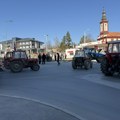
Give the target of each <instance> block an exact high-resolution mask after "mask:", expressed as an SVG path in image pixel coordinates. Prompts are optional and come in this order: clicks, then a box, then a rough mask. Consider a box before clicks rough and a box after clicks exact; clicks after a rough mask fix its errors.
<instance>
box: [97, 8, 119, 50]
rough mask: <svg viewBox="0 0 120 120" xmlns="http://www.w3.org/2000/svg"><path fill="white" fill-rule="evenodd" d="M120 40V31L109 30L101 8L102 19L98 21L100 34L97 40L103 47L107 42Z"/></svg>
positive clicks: (104, 13)
mask: <svg viewBox="0 0 120 120" xmlns="http://www.w3.org/2000/svg"><path fill="white" fill-rule="evenodd" d="M117 40H120V32H109V24H108V20H107V17H106V12H105V10H104V9H103V12H102V19H101V21H100V34H99V36H98V38H97V41H99V42H100V43H101V47H103V48H104V47H105V46H106V45H107V42H110V41H117Z"/></svg>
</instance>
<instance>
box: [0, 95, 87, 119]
mask: <svg viewBox="0 0 120 120" xmlns="http://www.w3.org/2000/svg"><path fill="white" fill-rule="evenodd" d="M0 96H3V97H11V98H16V99H24V100H28V101H32V102H36V103H39V104H43V105H46V106H48V107H52V108H54V109H57V110H60V111H62V112H64V113H66V114H68V115H71V116H73V117H75V118H76V119H79V120H86V119H84V118H82V117H81V116H79V115H77V114H75V113H73V112H70V111H68V110H67V109H64V108H60V107H58V106H56V105H53V104H50V103H47V102H43V101H40V100H36V99H32V98H27V97H21V96H16V95H7V94H0Z"/></svg>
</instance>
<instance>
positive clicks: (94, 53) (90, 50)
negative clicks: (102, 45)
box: [84, 48, 105, 63]
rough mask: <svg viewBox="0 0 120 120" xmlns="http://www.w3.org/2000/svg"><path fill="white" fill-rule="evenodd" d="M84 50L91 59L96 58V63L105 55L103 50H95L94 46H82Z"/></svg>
mask: <svg viewBox="0 0 120 120" xmlns="http://www.w3.org/2000/svg"><path fill="white" fill-rule="evenodd" d="M84 50H85V51H87V52H88V54H89V56H90V57H91V59H92V60H96V61H97V62H98V63H100V62H101V60H102V59H103V57H104V55H105V54H104V53H103V52H101V51H102V49H98V50H97V49H95V48H84Z"/></svg>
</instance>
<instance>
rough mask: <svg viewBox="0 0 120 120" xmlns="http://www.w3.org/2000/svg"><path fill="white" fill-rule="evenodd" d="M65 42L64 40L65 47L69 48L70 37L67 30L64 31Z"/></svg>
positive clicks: (70, 43)
mask: <svg viewBox="0 0 120 120" xmlns="http://www.w3.org/2000/svg"><path fill="white" fill-rule="evenodd" d="M65 42H66V46H67V48H71V45H72V39H71V36H70V33H69V32H67V33H66V36H65Z"/></svg>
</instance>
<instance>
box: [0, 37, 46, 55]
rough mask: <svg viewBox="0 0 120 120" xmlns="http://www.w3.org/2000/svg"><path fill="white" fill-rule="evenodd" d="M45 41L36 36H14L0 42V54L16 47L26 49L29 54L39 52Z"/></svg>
mask: <svg viewBox="0 0 120 120" xmlns="http://www.w3.org/2000/svg"><path fill="white" fill-rule="evenodd" d="M43 44H44V43H43V42H40V41H38V40H35V38H18V37H15V38H12V39H11V40H6V41H3V42H0V55H1V56H3V55H4V54H5V53H6V52H7V51H11V50H14V49H21V50H25V51H26V52H27V54H28V55H33V54H37V53H39V52H40V51H41V45H43Z"/></svg>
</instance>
